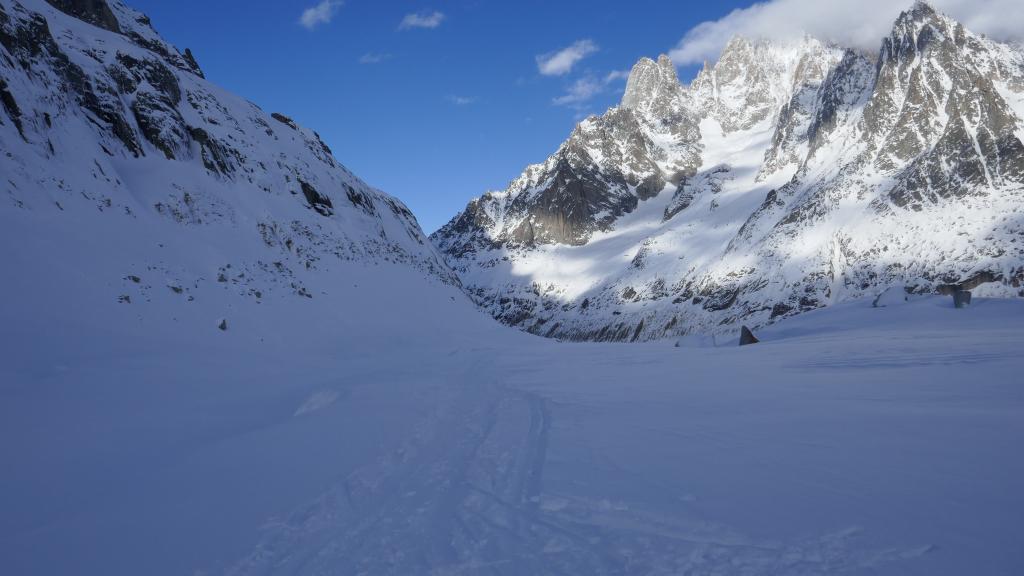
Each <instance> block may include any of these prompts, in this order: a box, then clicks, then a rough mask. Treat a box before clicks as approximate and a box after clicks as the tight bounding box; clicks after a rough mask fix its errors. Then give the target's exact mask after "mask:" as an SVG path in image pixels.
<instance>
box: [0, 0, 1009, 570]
mask: <svg viewBox="0 0 1024 576" xmlns="http://www.w3.org/2000/svg"><path fill="white" fill-rule="evenodd" d="M24 4H25V5H26V6H27V7H28V8H29V9H31V10H32V11H38V12H41V13H43V14H45V15H46V17H47V19H48V21H49V22H50V24H51V28H52V29H53V30H54V31H55V34H56V35H57V41H58V43H59V44H60V45H61V47H62V49H63V50H65V51H67V52H69V53H70V54H71V58H72V59H74V60H75V61H76V62H79V63H80V64H81V65H82V66H83V67H84V68H85V69H86V71H87V72H88V73H89V74H90V75H101V74H104V72H103V67H104V66H109V65H111V63H112V60H111V59H112V58H113V57H114V56H113V55H114V53H115V52H116V51H124V52H126V53H129V54H134V55H136V56H146V54H145V53H141V52H140V50H141V49H140V48H139V47H137V46H135V45H134V44H132V43H131V42H129V41H127V40H126V39H125V38H124V37H121V36H118V35H115V34H110V33H107V32H104V31H102V30H99V29H96V28H94V27H91V26H86V25H84V24H82V23H80V22H75V21H73V20H71V19H69V18H67V17H65V16H62V15H61V14H60V13H58V12H56V11H55V10H53V9H52V8H50V7H49V5H48V4H46V3H44V2H43V1H42V0H24ZM0 5H2V6H3V7H4V9H5V11H7V12H9V13H11V14H14V13H15V11H14V10H13V9H11V8H9V7H10V6H13V0H0ZM115 7H116V11H117V13H118V14H119V15H121V16H124V14H129V13H128V12H125V11H126V10H127V9H126V8H124V7H123V6H121V5H120V4H115ZM18 14H20V12H18ZM20 17H21V16H18V18H20ZM122 23H123V24H124V22H122ZM139 33H141V34H143V36H144V37H146V38H151V39H155V40H159V39H158V37H156V36H155V33H152V32H151V31H149V30H148V28H146V27H140V28H139ZM90 38H91V39H92V40H91V41H90ZM97 46H99V47H105V48H104V50H103V51H95V52H94V54H95V58H96V59H97V60H92V59H91V58H92V57H91V56H89V55H88V54H86V53H85V52H84V51H85V50H92V48H95V47H97ZM4 50H6V49H4ZM4 61H6V60H4V59H2V58H0V66H2V65H3V64H2V63H3V62H4ZM36 64H38V63H36ZM19 70H20V69H19ZM2 71H3V72H4V73H5V78H6V77H7V76H6V75H9V76H10V77H11V82H9V85H10V89H11V90H12V92H14V93H15V96H16V98H17V100H18V102H19V103H20V104H21V106H22V109H23V112H24V120H25V127H26V130H25V133H26V138H24V139H23V138H22V137H21V135H20V134H18V133H16V132H15V129H14V127H13V126H12V125H11V124H10V123H5V124H4V125H2V126H0V148H2V149H3V150H4V151H5V154H4V155H0V169H2V173H3V178H2V181H0V185H2V186H3V191H4V193H5V196H4V197H3V199H4V202H3V203H2V205H0V265H2V266H3V275H2V281H0V326H2V327H3V330H0V461H2V462H3V468H2V473H0V511H2V513H0V572H2V573H4V574H16V575H19V576H36V575H40V576H43V575H45V576H49V575H53V574H104V575H111V576H119V575H126V576H127V575H132V576H134V575H137V574H152V575H154V576H160V575H165V574H166V575H169V576H170V575H174V576H177V575H193V576H196V575H214V574H222V575H231V576H241V575H250V574H253V575H255V574H400V575H407V574H438V575H444V574H466V573H472V574H548V573H559V574H787V575H789V574H795V575H800V574H873V575H877V574H899V575H904V574H910V575H914V574H921V575H928V576H942V575H944V574H949V575H960V574H1017V573H1021V572H1024V551H1022V549H1021V547H1020V546H1019V536H1018V533H1019V523H1020V518H1021V514H1022V513H1024V492H1022V491H1021V490H1020V486H1022V485H1024V460H1022V459H1020V458H1019V457H1018V453H1019V451H1020V444H1021V441H1022V440H1024V393H1022V388H1021V385H1020V382H1019V381H1020V377H1019V375H1020V374H1021V372H1022V368H1024V357H1022V356H1021V354H1020V350H1021V346H1022V345H1024V324H1022V322H1021V318H1022V316H1024V300H1021V299H1016V300H997V299H987V298H984V297H979V298H976V299H975V301H974V303H973V305H972V306H971V307H970V308H969V309H963V310H956V309H954V308H953V306H952V300H951V298H948V297H915V298H911V299H909V300H905V301H903V302H902V303H901V305H899V306H891V305H890V306H885V307H879V308H876V307H873V306H872V301H873V296H872V297H871V298H862V299H858V300H852V301H848V302H845V303H841V304H836V305H834V306H831V307H829V308H827V309H824V310H820V311H816V312H811V313H807V314H804V315H801V316H798V317H796V318H791V319H787V320H784V321H782V322H779V323H777V324H774V325H772V326H771V327H769V328H766V329H763V330H757V336H758V338H759V339H760V340H761V343H759V344H756V345H754V346H746V347H743V348H740V347H738V346H737V345H736V343H737V342H736V333H735V327H726V328H722V329H721V331H722V332H723V333H721V334H718V335H711V334H694V335H690V336H687V337H685V338H683V339H681V340H679V341H678V342H676V344H677V345H676V346H673V342H672V341H669V340H663V341H656V342H651V343H646V344H636V345H622V344H595V343H588V344H567V343H559V342H556V341H553V340H546V339H542V338H535V337H532V336H529V335H527V334H524V333H522V332H520V331H518V330H515V329H512V328H507V327H503V326H500V325H499V324H497V323H496V322H494V321H492V320H491V319H490V318H489V317H487V315H486V314H484V313H482V312H481V311H480V310H478V309H477V308H476V307H475V306H474V305H473V303H472V302H470V300H469V299H468V298H467V296H466V295H465V294H464V293H463V292H461V291H460V290H459V288H458V286H457V285H455V283H454V282H453V281H452V279H451V273H450V271H448V270H447V269H446V268H444V267H443V265H441V264H440V263H439V262H438V260H437V256H436V253H435V252H434V251H433V249H432V248H431V247H430V245H429V243H427V242H426V240H425V238H424V237H423V235H422V233H421V232H420V231H419V229H418V227H417V226H416V224H415V221H414V220H413V219H412V217H411V216H408V215H406V214H405V213H404V212H403V211H402V208H403V207H402V206H401V204H400V203H398V202H397V201H396V200H394V199H392V198H390V197H388V196H387V195H385V194H383V193H381V192H379V191H376V190H373V189H371V188H369V187H368V186H366V185H365V184H364V183H362V182H361V181H359V180H358V179H357V178H356V177H355V176H353V175H351V174H350V173H349V172H348V171H347V170H346V169H344V168H343V167H341V166H340V165H337V164H336V163H335V162H334V160H333V159H331V158H329V157H327V156H324V151H323V150H322V149H321V148H320V147H319V146H318V144H317V142H318V139H317V138H316V137H315V134H314V133H312V132H311V131H309V130H306V129H302V128H299V129H292V128H291V127H288V126H285V125H284V124H282V123H280V122H277V121H276V120H272V119H270V117H269V116H267V115H266V114H265V113H263V112H262V111H260V110H258V109H256V108H255V107H253V106H252V105H251V104H249V103H247V102H245V101H244V100H243V99H241V98H238V97H236V96H233V95H230V94H227V93H225V92H223V91H222V90H220V89H218V88H216V87H215V86H212V85H210V84H208V83H206V82H205V81H203V80H201V79H198V78H196V77H193V76H192V75H191V74H190V73H188V72H185V71H182V70H177V69H176V70H174V71H173V73H174V75H175V76H176V78H177V80H178V81H179V82H180V83H181V84H182V88H183V89H184V91H185V92H186V93H188V94H192V95H194V96H197V97H201V98H200V100H199V102H201V105H199V106H198V108H193V109H190V108H187V107H185V108H184V109H183V113H184V114H185V115H186V120H187V121H188V123H189V125H201V126H205V129H207V130H208V132H209V133H210V135H211V136H212V137H215V138H219V139H223V140H229V141H231V142H232V143H233V145H234V146H236V147H238V148H239V149H241V150H242V151H244V153H245V154H244V155H245V158H246V159H247V160H244V161H243V160H239V162H240V163H241V165H240V166H239V167H238V168H239V170H240V172H239V175H238V176H237V177H235V178H233V179H232V178H222V177H219V176H214V175H211V173H210V172H209V171H208V170H206V169H205V167H204V166H203V165H202V161H201V158H200V157H198V156H197V154H198V151H197V150H195V149H193V150H191V151H190V152H191V153H192V155H188V154H183V156H182V157H181V158H179V159H177V160H173V161H171V160H165V159H164V158H163V157H162V154H161V153H159V152H158V151H156V150H154V149H152V147H151V145H150V143H148V142H146V141H142V146H144V147H147V156H146V157H145V158H132V157H128V155H126V154H125V153H124V150H122V149H121V148H118V146H119V144H118V143H117V142H116V141H113V140H112V139H110V138H106V137H105V136H103V135H102V134H99V133H98V132H97V129H96V128H95V127H94V126H93V125H92V124H90V123H89V122H88V121H87V120H86V119H85V118H84V117H83V114H84V113H83V112H82V110H81V109H80V108H78V107H77V105H76V104H74V103H73V102H72V101H70V100H67V99H65V97H64V96H62V95H54V94H51V93H50V88H51V85H49V84H47V81H48V80H52V78H49V77H48V76H47V71H46V70H44V69H34V70H33V74H23V73H22V72H20V71H19V72H17V73H15V71H14V69H13V68H2ZM1015 105H1016V104H1015ZM58 110H59V111H60V114H57V113H56V112H57V111H58ZM45 111H49V112H52V113H53V114H52V117H53V126H52V127H51V126H47V127H46V128H45V129H44V128H43V126H42V121H41V120H40V118H41V117H42V114H43V113H44V112H45ZM126 117H128V118H131V115H130V114H126ZM242 127H244V130H243V128H242ZM236 129H237V130H236ZM701 130H702V131H703V133H704V146H705V147H704V151H703V154H704V155H703V158H702V160H703V170H717V169H719V168H721V167H722V166H728V168H729V173H728V175H727V176H723V177H722V179H721V180H722V190H721V191H719V192H717V193H715V192H713V191H711V190H705V191H704V192H702V193H701V195H700V196H699V197H697V198H695V199H694V202H693V204H692V205H691V206H689V207H688V208H687V209H686V210H684V211H682V212H680V213H679V214H677V215H676V216H675V217H673V218H672V219H670V220H669V221H667V222H664V221H663V220H662V214H663V213H664V210H665V208H666V206H668V204H669V202H670V201H671V196H672V194H671V193H672V190H671V189H670V188H666V190H664V191H662V192H661V194H659V195H657V196H656V197H654V198H652V199H649V200H646V201H644V202H642V203H641V204H640V206H639V207H638V209H637V210H636V211H634V212H633V213H632V214H629V215H626V216H624V217H622V218H620V219H619V220H618V221H617V222H616V223H615V227H614V229H613V230H610V231H608V232H600V233H597V234H596V235H595V236H594V238H593V239H592V241H591V242H590V243H588V244H587V245H586V246H582V247H566V246H558V247H555V246H549V247H544V248H543V251H541V250H538V252H536V253H534V254H533V255H529V256H528V257H527V256H524V257H523V258H521V259H517V260H516V261H515V262H513V263H511V264H508V265H507V266H510V267H511V268H512V270H513V273H514V274H518V275H524V276H535V277H536V279H537V280H542V281H544V282H546V283H547V284H548V285H553V286H554V288H553V289H551V288H550V286H544V287H541V288H542V289H544V290H553V291H554V293H555V294H556V295H557V294H558V291H559V290H561V291H562V292H563V293H564V297H565V298H571V297H573V295H574V294H577V293H578V294H580V295H583V294H586V293H587V291H588V290H590V289H592V287H593V286H594V284H595V283H596V282H599V281H600V282H603V281H604V280H603V279H604V278H606V277H607V276H608V275H609V274H611V273H612V272H615V273H621V269H622V268H626V267H630V268H629V271H628V272H626V273H621V274H622V276H621V278H620V280H621V285H620V286H618V287H622V286H624V285H625V284H626V283H627V282H628V283H632V284H635V285H636V287H637V288H638V289H639V290H643V289H644V288H643V286H644V285H646V284H648V283H653V282H655V281H656V280H659V279H661V277H662V276H664V275H665V274H667V271H672V270H675V271H677V272H679V273H682V272H687V271H690V270H691V269H696V268H699V267H701V266H711V264H712V263H713V262H714V257H715V255H716V254H719V253H721V251H722V250H724V249H725V246H726V244H727V242H728V240H729V238H731V237H732V236H733V235H735V233H736V228H738V227H739V226H740V224H742V223H743V220H744V218H745V217H746V216H745V215H747V214H749V213H750V212H751V211H752V210H753V208H755V207H756V206H757V205H759V204H760V203H761V202H762V201H763V199H764V197H765V195H766V193H767V191H768V190H769V189H772V188H773V187H776V186H779V185H781V184H782V183H783V182H784V181H785V180H787V179H788V178H789V177H790V176H791V175H790V174H784V173H782V172H781V171H780V172H776V173H774V174H772V175H770V176H769V178H768V179H767V180H764V181H759V180H757V174H758V171H759V167H760V163H761V159H762V153H763V150H764V149H765V148H766V147H767V146H768V143H769V141H770V139H771V135H772V134H771V124H770V121H765V122H764V123H762V124H759V125H757V126H755V127H753V128H751V129H750V130H746V131H734V132H730V133H729V134H728V135H725V134H723V131H722V130H721V126H720V125H716V123H715V121H714V120H710V119H708V120H705V121H704V123H702V125H701ZM104 138H106V139H104ZM47 142H52V143H53V145H54V151H53V152H50V151H49V148H48V146H47V145H46V143H47ZM103 145H106V146H107V147H108V148H109V149H112V150H114V152H113V153H108V152H104V151H103V150H102V146H103ZM267 167H270V168H267ZM275 167H276V168H275ZM535 171H536V172H539V171H540V169H539V168H536V169H535ZM241 174H245V176H242V175H241ZM289 174H291V176H294V177H296V178H299V177H301V178H303V179H305V180H308V181H309V182H311V183H313V184H315V185H317V186H318V187H319V189H320V191H321V192H322V193H325V194H327V195H329V196H331V197H332V198H333V201H334V210H335V213H334V214H332V215H331V216H324V215H321V214H318V213H316V212H314V211H312V210H311V209H309V208H308V207H307V206H305V203H304V202H303V201H302V197H301V196H299V195H298V191H297V190H296V189H295V183H294V181H293V179H292V178H290V177H288V175H289ZM536 175H537V174H536V173H533V172H530V171H528V173H527V174H526V175H524V177H523V178H521V179H520V181H519V184H518V185H520V186H523V187H524V188H523V190H527V189H528V188H529V187H530V186H532V184H531V182H532V180H531V179H532V178H534V177H535V176H536ZM250 178H251V179H250ZM776 179H777V181H776ZM346 185H348V186H352V187H354V188H353V190H354V191H358V192H359V193H360V194H363V195H365V197H366V198H369V203H370V205H371V206H372V207H373V208H374V210H372V211H367V210H366V209H365V208H361V207H360V205H359V204H357V203H356V201H354V200H351V197H348V196H347V195H346V194H345V191H344V188H343V187H344V186H346ZM504 194H506V193H497V194H496V195H495V197H496V198H497V201H496V202H495V203H494V205H493V206H489V209H492V210H491V212H490V214H491V215H493V216H494V217H495V218H496V219H503V218H504V213H503V212H502V211H501V209H500V208H501V205H502V204H503V201H504V198H503V195H504ZM712 196H714V197H712ZM346 198H348V199H347V200H346ZM867 200H869V199H865V200H864V201H865V202H866V201H867ZM992 206H994V208H992V210H990V211H989V212H985V211H980V210H979V211H977V212H976V215H975V216H967V215H964V214H957V213H951V214H948V215H942V216H936V215H934V214H931V215H928V214H920V215H908V216H906V218H905V223H906V225H907V230H908V232H907V233H906V235H905V236H912V235H914V234H922V233H923V232H922V231H927V230H931V229H935V228H936V227H938V228H940V229H944V230H950V229H956V230H958V231H960V233H962V234H967V235H970V236H972V237H976V238H978V239H979V241H980V240H983V239H984V237H985V234H987V233H988V231H989V230H991V229H992V228H993V227H994V225H995V224H997V223H998V222H997V221H996V220H994V219H993V218H994V217H993V216H992V213H996V214H1002V215H1003V216H1002V218H1004V219H1005V218H1008V217H1013V215H1014V214H1015V212H1014V209H1015V208H1014V207H1015V206H1016V204H1014V199H1013V198H1009V199H1005V200H1000V201H999V202H997V203H994V204H992ZM712 207H714V208H713V209H712ZM851 214H852V211H851V210H847V211H846V212H842V211H840V213H839V215H838V216H836V220H843V219H848V218H852V217H851ZM928 218H931V219H932V220H928ZM929 222H931V224H929ZM936 222H937V223H936ZM697 225H699V227H697ZM929 225H930V226H932V228H928V226H929ZM837 226H838V225H837ZM695 227H697V228H698V229H695ZM831 229H834V228H830V230H831ZM856 231H857V234H855V236H858V237H862V238H878V237H882V232H884V229H877V228H873V227H872V226H871V225H865V226H863V227H861V228H857V229H856ZM816 233H819V234H824V235H823V238H824V240H822V239H816V240H815V241H816V242H818V241H825V242H827V241H828V234H827V233H822V232H816ZM905 236H901V237H899V238H896V239H895V240H894V241H893V242H892V245H893V249H894V250H906V249H907V247H906V246H905V245H903V244H900V243H899V240H901V238H903V237H905ZM957 256H958V255H957V254H938V255H937V257H943V258H956V257H957ZM735 258H736V261H735V262H730V263H729V266H731V267H738V266H742V265H743V264H744V262H745V261H743V258H744V257H743V256H735ZM633 261H636V262H638V263H639V264H638V265H637V266H635V267H633V266H631V262H633ZM502 265H503V266H504V265H505V264H502ZM531 267H532V268H531ZM504 272H507V270H506V271H504ZM887 294H889V293H887ZM892 296H893V295H892V294H889V295H888V296H886V299H887V300H889V299H891V298H892ZM975 296H984V289H981V290H978V291H976V292H975ZM628 305H629V306H635V307H642V306H644V304H643V303H636V302H634V303H629V304H628ZM602 313H603V312H602ZM222 323H223V325H224V326H225V327H226V330H222V329H220V326H221V325H222ZM726 330H728V331H729V333H728V334H726V333H725V332H724V331H726Z"/></svg>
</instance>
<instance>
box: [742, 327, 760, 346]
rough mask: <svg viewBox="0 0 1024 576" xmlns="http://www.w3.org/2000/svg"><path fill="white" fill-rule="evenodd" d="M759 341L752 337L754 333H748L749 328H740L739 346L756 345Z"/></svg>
mask: <svg viewBox="0 0 1024 576" xmlns="http://www.w3.org/2000/svg"><path fill="white" fill-rule="evenodd" d="M758 342H760V340H758V339H757V337H756V336H754V333H753V332H751V331H750V328H747V327H746V326H743V327H741V328H740V346H748V345H750V344H757V343H758Z"/></svg>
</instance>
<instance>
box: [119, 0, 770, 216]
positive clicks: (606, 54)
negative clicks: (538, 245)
mask: <svg viewBox="0 0 1024 576" xmlns="http://www.w3.org/2000/svg"><path fill="white" fill-rule="evenodd" d="M128 2H129V4H131V5H132V6H134V7H136V8H138V9H140V10H142V11H143V12H145V13H147V14H149V15H150V16H151V17H152V20H153V24H154V26H155V27H156V29H157V30H158V31H159V32H160V33H161V34H162V35H163V36H164V37H165V38H167V39H168V40H169V41H171V42H173V43H174V44H176V45H178V46H179V47H181V48H182V49H184V48H185V47H188V48H191V49H192V51H193V52H194V53H195V55H196V58H197V60H198V61H199V63H200V65H201V66H202V67H203V70H204V71H205V73H206V75H207V77H208V78H209V79H210V80H212V81H213V82H215V83H217V84H220V85H221V86H224V87H226V88H228V89H230V90H232V91H233V92H236V93H238V94H240V95H242V96H245V97H246V98H248V99H249V100H251V101H253V102H255V103H257V104H258V105H260V106H261V107H263V108H264V109H265V110H267V111H268V112H281V113H284V114H287V115H289V116H291V117H293V118H295V119H296V120H297V121H298V122H300V123H301V124H304V125H306V126H309V127H311V128H313V129H315V130H317V131H318V132H319V133H320V134H321V136H322V137H323V138H324V140H325V141H326V142H327V143H328V145H330V146H331V148H332V149H333V150H334V153H335V156H336V157H337V158H338V160H339V161H341V162H342V163H343V164H345V165H346V166H348V167H349V168H350V169H351V170H353V171H354V172H355V173H356V174H358V175H360V176H361V177H362V178H363V179H364V180H366V181H367V182H369V183H370V184H371V185H374V186H377V187H379V188H381V189H383V190H384V191H386V192H388V193H390V194H392V195H394V196H397V197H399V198H401V199H402V200H403V201H404V202H406V203H407V204H408V205H409V207H410V208H411V209H412V210H413V212H414V213H415V214H416V216H417V218H419V220H420V223H421V225H422V226H423V228H424V230H426V231H427V232H431V231H433V230H434V229H436V228H437V227H439V226H441V225H442V224H444V223H445V222H447V221H448V219H450V218H451V217H452V216H454V215H455V214H456V213H457V212H458V211H459V210H461V209H462V208H463V207H464V206H465V204H466V202H467V201H468V200H469V199H471V198H473V197H475V196H479V195H480V194H482V193H483V192H485V191H487V190H491V189H503V188H504V187H505V186H506V185H507V183H508V181H509V180H511V179H512V178H514V177H516V176H518V175H519V173H520V172H521V171H522V169H523V168H524V167H526V165H528V164H531V163H534V162H539V161H542V160H543V159H544V158H546V157H547V156H548V155H549V154H550V153H551V152H553V151H554V150H555V149H556V147H557V146H558V145H559V144H560V143H561V142H562V141H563V140H564V139H565V138H566V137H567V136H568V135H569V132H570V131H571V130H572V128H573V126H574V125H575V123H576V122H577V121H578V120H579V119H580V118H581V117H582V116H583V115H585V114H588V113H600V112H603V111H604V110H605V109H607V108H608V107H610V106H612V105H614V104H615V103H616V102H617V101H618V99H619V97H620V96H621V93H622V90H623V88H624V86H625V80H624V78H619V77H617V76H616V75H615V74H614V73H616V72H625V71H628V70H629V68H630V67H631V66H632V65H633V63H634V62H636V60H637V59H638V58H640V57H641V56H652V57H653V56H657V55H658V54H659V53H663V52H668V51H669V50H671V49H672V48H673V47H675V46H676V45H677V44H678V43H679V41H680V39H681V38H682V37H683V36H684V35H685V34H686V33H687V31H688V30H690V29H691V28H692V27H693V26H695V25H697V24H699V23H701V22H703V21H708V20H716V19H719V18H721V17H723V16H725V15H726V14H727V13H729V12H730V11H731V10H732V9H734V8H737V7H741V6H745V5H748V4H750V2H738V1H737V2H728V1H727V2H713V3H712V2H678V1H677V2H668V1H665V0H661V1H654V0H632V1H630V2H625V1H622V0H615V1H612V0H591V1H587V2H583V1H579V2H542V1H534V0H517V1H496V0H459V1H455V0H453V1H442V0H437V1H431V2H418V1H414V2H399V1H381V0H345V1H344V2H343V3H341V2H339V3H336V4H335V5H333V6H328V7H326V8H324V9H323V10H321V11H319V12H313V13H310V15H309V17H307V19H306V20H307V22H306V23H307V24H314V25H313V26H312V27H307V26H304V25H303V24H302V22H301V19H302V16H303V13H304V11H305V10H306V9H308V8H312V7H315V6H317V5H318V4H320V3H321V0H286V1H282V0H203V1H199V0H176V1H174V2H167V0H128ZM438 13H439V14H441V15H442V16H440V17H438V16H436V14H438ZM318 15H319V16H321V17H320V18H317V16H318ZM325 15H326V16H329V18H325V17H323V16H325ZM409 15H414V17H412V18H408V17H409ZM407 18H408V19H407ZM327 20H329V21H327ZM403 21H404V22H406V24H405V25H404V26H403V25H402V23H403ZM435 24H436V25H435ZM431 25H435V26H433V27H431ZM572 46H575V47H576V50H575V54H582V55H584V56H583V57H582V58H581V59H579V60H578V61H575V63H574V65H573V66H571V67H568V68H569V69H568V70H566V68H567V66H566V64H567V63H568V62H571V61H572V60H573V58H571V57H570V56H571V54H570V53H567V54H565V55H563V58H561V59H558V60H555V61H554V62H552V63H550V64H549V65H548V66H547V67H544V70H545V71H546V72H547V73H548V74H542V73H541V68H542V67H541V66H540V64H539V62H538V56H544V55H551V54H554V53H557V52H558V51H560V50H562V49H565V48H567V47H572ZM695 72H696V68H695V67H694V66H687V67H683V68H681V69H680V76H681V77H682V78H683V79H684V81H686V80H689V79H690V78H691V77H692V75H693V74H694V73H695ZM610 75H611V77H609V76H610ZM574 86H577V87H583V88H585V89H584V90H582V91H580V90H577V92H575V94H576V95H577V96H586V95H587V93H591V92H596V93H593V94H591V95H590V96H589V97H587V98H583V99H578V98H577V99H574V98H572V97H569V98H566V96H567V95H570V94H574V93H573V92H572V91H571V89H572V88H573V87H574ZM558 99H562V100H561V101H560V102H561V103H559V101H558Z"/></svg>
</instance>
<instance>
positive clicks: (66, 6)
mask: <svg viewBox="0 0 1024 576" xmlns="http://www.w3.org/2000/svg"><path fill="white" fill-rule="evenodd" d="M46 1H47V2H49V3H50V5H51V6H53V7H54V8H56V9H58V10H60V11H61V12H64V13H65V14H69V15H71V16H74V17H75V18H78V19H79V20H82V21H84V22H88V23H89V24H92V25H93V26H99V27H100V28H103V29H106V30H110V31H111V32H117V33H118V34H120V33H121V25H120V23H119V22H118V21H117V17H116V16H114V13H113V12H112V11H111V10H110V6H108V5H107V2H106V0H46Z"/></svg>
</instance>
